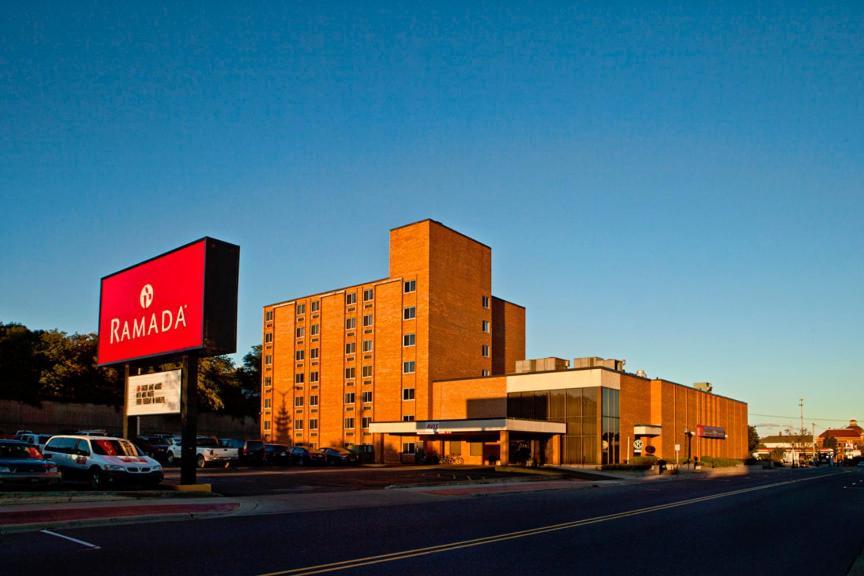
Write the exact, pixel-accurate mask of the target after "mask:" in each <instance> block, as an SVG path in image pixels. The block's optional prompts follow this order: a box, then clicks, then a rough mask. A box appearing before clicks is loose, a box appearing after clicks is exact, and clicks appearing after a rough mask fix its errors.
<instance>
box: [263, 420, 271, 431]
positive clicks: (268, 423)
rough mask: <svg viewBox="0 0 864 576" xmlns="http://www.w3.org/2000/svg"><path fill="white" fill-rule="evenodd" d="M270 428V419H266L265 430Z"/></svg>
mask: <svg viewBox="0 0 864 576" xmlns="http://www.w3.org/2000/svg"><path fill="white" fill-rule="evenodd" d="M269 429H270V421H269V420H265V421H264V430H269Z"/></svg>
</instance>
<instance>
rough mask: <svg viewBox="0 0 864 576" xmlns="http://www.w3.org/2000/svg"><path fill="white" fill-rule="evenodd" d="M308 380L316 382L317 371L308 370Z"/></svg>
mask: <svg viewBox="0 0 864 576" xmlns="http://www.w3.org/2000/svg"><path fill="white" fill-rule="evenodd" d="M309 382H318V372H309Z"/></svg>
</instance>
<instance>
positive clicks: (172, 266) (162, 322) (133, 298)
mask: <svg viewBox="0 0 864 576" xmlns="http://www.w3.org/2000/svg"><path fill="white" fill-rule="evenodd" d="M206 242H207V239H202V240H199V241H197V242H193V243H192V244H188V245H186V246H183V247H182V248H178V249H177V250H174V251H172V252H168V253H167V254H163V255H162V256H157V257H156V258H153V259H151V260H148V261H146V262H143V263H141V264H138V265H137V266H133V267H131V268H127V269H126V270H122V271H120V272H117V273H115V274H112V275H110V276H106V277H105V278H103V279H102V295H101V300H100V304H99V364H100V365H104V364H115V363H118V362H128V361H130V360H134V359H141V358H148V357H153V356H161V355H167V354H172V353H177V352H183V351H189V350H196V349H201V348H203V347H204V275H205V267H206V253H207V244H206Z"/></svg>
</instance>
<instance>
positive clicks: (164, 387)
mask: <svg viewBox="0 0 864 576" xmlns="http://www.w3.org/2000/svg"><path fill="white" fill-rule="evenodd" d="M126 406H127V415H128V416H147V415H150V414H179V413H180V370H169V371H168V372H156V373H155V374H142V375H141V376H130V377H129V388H128V390H127V391H126Z"/></svg>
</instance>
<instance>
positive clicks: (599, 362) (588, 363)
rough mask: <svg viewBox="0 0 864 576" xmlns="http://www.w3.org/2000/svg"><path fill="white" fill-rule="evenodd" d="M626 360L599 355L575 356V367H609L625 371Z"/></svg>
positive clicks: (617, 370)
mask: <svg viewBox="0 0 864 576" xmlns="http://www.w3.org/2000/svg"><path fill="white" fill-rule="evenodd" d="M625 363H626V360H615V359H614V358H608V359H607V358H600V357H599V356H587V357H585V358H574V359H573V368H609V369H610V370H615V371H616V372H623V371H624V364H625Z"/></svg>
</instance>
